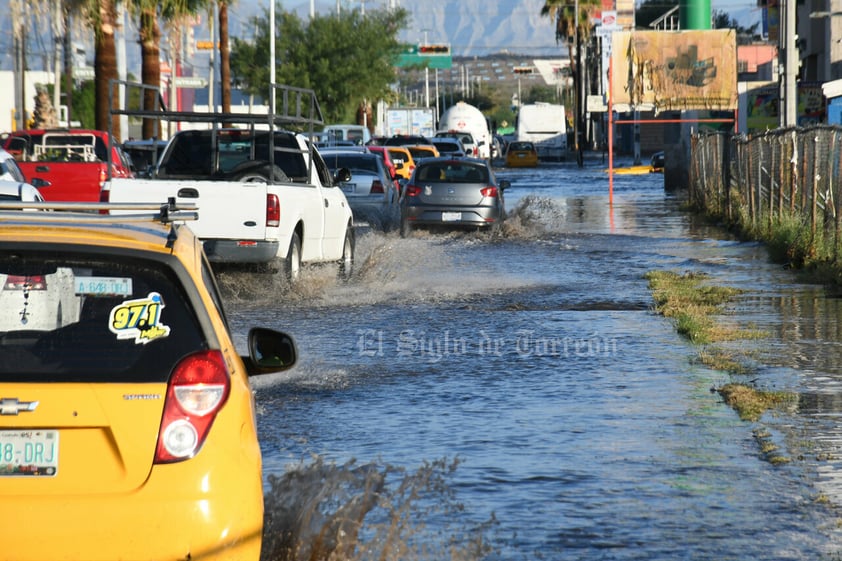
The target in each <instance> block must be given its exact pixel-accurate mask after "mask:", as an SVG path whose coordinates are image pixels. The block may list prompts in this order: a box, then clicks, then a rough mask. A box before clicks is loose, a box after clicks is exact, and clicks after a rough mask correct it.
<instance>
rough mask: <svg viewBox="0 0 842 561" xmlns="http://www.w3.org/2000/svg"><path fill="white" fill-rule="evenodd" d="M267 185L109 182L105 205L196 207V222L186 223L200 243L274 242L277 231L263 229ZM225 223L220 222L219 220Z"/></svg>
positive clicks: (154, 180)
mask: <svg viewBox="0 0 842 561" xmlns="http://www.w3.org/2000/svg"><path fill="white" fill-rule="evenodd" d="M266 195H267V185H266V184H264V183H241V182H236V181H173V180H156V179H120V178H115V179H112V180H111V182H110V194H109V198H108V200H109V202H112V203H129V202H131V203H165V202H167V199H168V198H169V197H175V198H176V202H179V203H192V204H195V205H196V206H197V207H198V214H199V219H198V221H196V222H191V223H190V229H191V230H193V231H194V232H195V233H196V234H197V235H198V236H199V237H200V238H202V239H203V240H209V239H224V240H260V241H264V240H267V239H275V238H276V237H277V233H276V231H277V228H268V229H267V227H266ZM221 216H224V217H225V220H224V221H220V220H219V217H221Z"/></svg>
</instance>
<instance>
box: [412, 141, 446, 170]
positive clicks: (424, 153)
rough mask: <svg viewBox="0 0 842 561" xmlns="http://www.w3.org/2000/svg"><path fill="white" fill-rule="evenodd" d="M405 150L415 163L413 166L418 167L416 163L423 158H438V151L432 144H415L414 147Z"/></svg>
mask: <svg viewBox="0 0 842 561" xmlns="http://www.w3.org/2000/svg"><path fill="white" fill-rule="evenodd" d="M406 149H407V150H409V153H410V154H412V159H413V160H414V161H415V165H418V162H420V161H421V160H423V159H424V158H438V157H439V151H438V149H437V148H436V147H435V146H433V145H432V144H416V145H414V146H407V147H406Z"/></svg>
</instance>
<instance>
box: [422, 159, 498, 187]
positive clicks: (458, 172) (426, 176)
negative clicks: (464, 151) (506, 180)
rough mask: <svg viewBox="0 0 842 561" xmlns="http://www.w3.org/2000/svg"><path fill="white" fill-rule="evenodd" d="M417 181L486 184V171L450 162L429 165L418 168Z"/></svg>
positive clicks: (482, 168) (474, 166) (481, 168)
mask: <svg viewBox="0 0 842 561" xmlns="http://www.w3.org/2000/svg"><path fill="white" fill-rule="evenodd" d="M416 173H417V174H418V179H419V181H426V182H429V183H488V181H489V175H488V169H486V168H484V167H482V166H477V165H472V164H460V163H457V162H450V163H445V164H438V163H437V164H429V165H426V166H423V167H421V168H419V169H418V170H417V171H416Z"/></svg>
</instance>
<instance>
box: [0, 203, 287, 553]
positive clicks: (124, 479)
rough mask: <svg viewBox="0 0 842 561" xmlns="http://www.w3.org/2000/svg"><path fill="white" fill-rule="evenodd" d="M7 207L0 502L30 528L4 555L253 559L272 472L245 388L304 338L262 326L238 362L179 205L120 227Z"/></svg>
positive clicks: (81, 216)
mask: <svg viewBox="0 0 842 561" xmlns="http://www.w3.org/2000/svg"><path fill="white" fill-rule="evenodd" d="M10 204H12V203H3V205H4V206H3V209H2V212H3V215H4V217H6V218H12V219H11V220H2V221H0V287H2V290H0V385H2V386H3V408H2V409H3V411H2V413H3V414H2V415H0V443H2V450H3V453H2V454H0V495H1V496H2V497H3V508H4V509H10V512H17V513H19V515H15V516H4V517H3V526H2V528H3V529H2V535H3V549H4V552H5V553H4V555H3V557H4V558H7V559H11V558H14V559H16V560H19V561H28V560H33V561H34V560H44V559H88V560H94V559H202V560H204V561H210V560H222V559H241V560H252V561H257V560H258V559H259V558H260V550H261V535H262V527H263V510H264V506H263V479H262V478H263V474H262V465H261V464H262V460H261V452H260V446H259V442H258V438H257V432H256V421H255V417H256V412H255V402H254V394H253V390H252V388H251V386H250V383H249V377H250V376H256V375H261V374H266V373H270V372H277V371H281V370H285V369H287V368H289V367H291V366H292V365H293V364H294V363H295V361H296V351H295V345H294V343H293V340H292V338H291V337H289V336H288V335H286V334H283V333H280V332H277V331H272V330H269V329H263V328H254V329H251V330H250V331H249V333H248V336H247V344H248V355H247V356H240V353H239V352H238V349H237V348H236V347H235V344H234V340H233V338H232V335H231V333H230V332H229V328H228V324H227V321H226V318H225V314H224V311H223V307H222V298H221V297H220V294H219V292H218V290H217V287H216V283H215V280H214V275H213V272H212V271H211V268H210V266H209V263H208V260H207V258H206V257H205V255H204V253H203V251H202V244H201V242H200V241H199V240H198V239H197V238H196V237H195V235H194V234H193V233H192V231H191V230H190V229H189V228H188V227H186V226H185V225H184V224H182V223H181V222H182V221H183V219H184V218H189V217H190V216H189V215H188V216H186V217H185V216H184V215H183V214H182V213H181V211H180V210H179V209H178V208H177V207H175V205H165V208H161V209H160V210H156V211H154V212H152V213H151V214H149V215H141V214H138V213H137V212H136V213H135V215H134V216H133V217H128V216H121V217H114V216H110V215H107V214H96V213H90V212H89V213H81V212H70V211H67V209H66V208H62V203H56V209H55V210H65V212H50V213H45V212H18V211H13V210H8V208H9V207H8V206H6V205H10ZM18 206H21V205H18ZM63 206H64V207H67V206H68V205H67V204H66V203H65V204H64V205H63ZM94 206H95V205H94ZM138 207H139V210H140V209H141V208H150V207H149V206H146V207H141V205H138ZM102 210H105V209H104V208H103V209H102ZM192 214H194V215H195V213H192ZM47 217H49V219H47ZM21 240H26V242H25V243H22V242H21ZM33 451H35V452H33ZM34 521H37V523H34Z"/></svg>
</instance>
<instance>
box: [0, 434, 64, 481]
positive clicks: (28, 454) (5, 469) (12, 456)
mask: <svg viewBox="0 0 842 561" xmlns="http://www.w3.org/2000/svg"><path fill="white" fill-rule="evenodd" d="M57 472H58V431H57V430H3V431H0V477H7V476H18V477H28V476H54V475H55V474H56V473H57Z"/></svg>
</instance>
